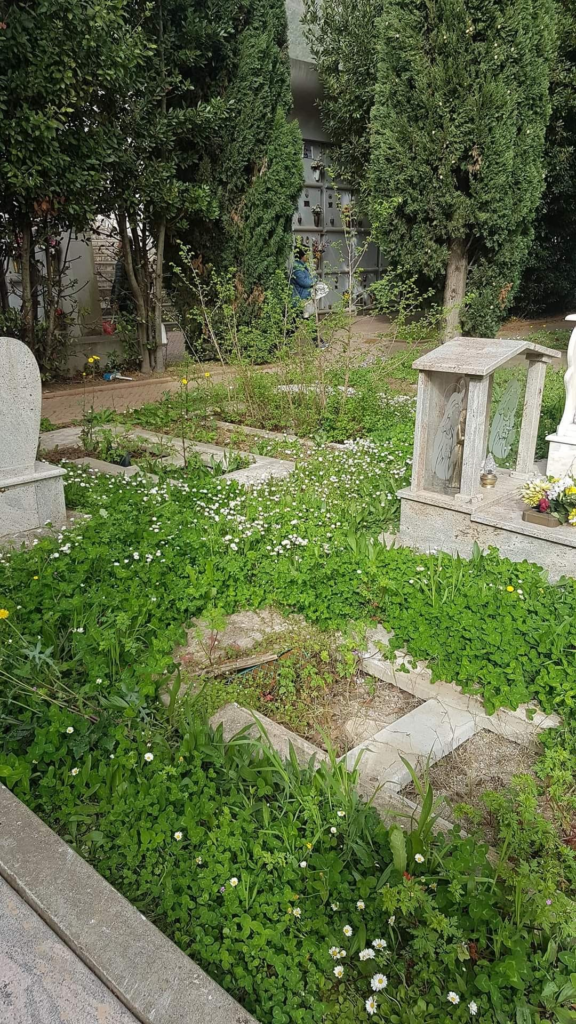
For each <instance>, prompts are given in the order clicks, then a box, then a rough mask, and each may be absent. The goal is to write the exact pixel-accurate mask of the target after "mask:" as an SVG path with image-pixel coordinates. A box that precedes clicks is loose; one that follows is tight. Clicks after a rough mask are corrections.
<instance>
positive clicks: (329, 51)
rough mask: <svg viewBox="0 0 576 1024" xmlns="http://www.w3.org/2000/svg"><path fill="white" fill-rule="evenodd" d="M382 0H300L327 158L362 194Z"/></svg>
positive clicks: (374, 83)
mask: <svg viewBox="0 0 576 1024" xmlns="http://www.w3.org/2000/svg"><path fill="white" fill-rule="evenodd" d="M384 2H385V0H356V2H354V3H352V2H350V0H304V23H305V25H306V27H307V31H306V35H307V38H308V42H309V44H310V47H311V50H312V53H313V55H314V58H315V61H316V65H317V67H318V72H319V75H320V78H321V81H322V90H323V96H322V99H321V101H320V109H321V114H322V121H323V123H324V127H325V129H326V132H327V134H328V137H329V139H330V141H331V143H332V144H333V146H334V149H333V151H332V153H331V163H332V166H333V168H334V171H335V172H336V174H337V175H338V176H341V177H345V178H346V179H347V181H348V182H349V183H350V185H351V186H352V187H353V188H354V189H355V190H356V191H357V192H358V193H361V191H362V188H363V186H364V185H365V182H366V171H367V169H368V167H369V163H370V116H371V113H372V107H373V105H374V96H375V92H376V69H377V63H378V33H377V32H376V31H375V28H376V24H377V21H378V18H379V17H380V15H381V14H382V11H383V8H384Z"/></svg>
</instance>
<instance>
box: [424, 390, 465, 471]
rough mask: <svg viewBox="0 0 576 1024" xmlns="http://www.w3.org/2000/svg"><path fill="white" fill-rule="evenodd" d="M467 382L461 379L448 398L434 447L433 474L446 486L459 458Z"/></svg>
mask: <svg viewBox="0 0 576 1024" xmlns="http://www.w3.org/2000/svg"><path fill="white" fill-rule="evenodd" d="M466 396H467V389H466V381H465V380H464V378H460V379H459V380H458V381H456V382H455V384H454V385H453V386H452V388H451V390H450V392H449V393H448V395H447V397H446V405H445V408H444V414H443V416H442V419H441V420H440V424H439V426H438V429H437V431H436V436H435V438H434V444H433V446H432V467H431V468H432V473H433V476H434V477H435V478H436V480H437V481H440V482H441V484H443V485H444V486H446V485H448V484H449V483H450V482H451V481H452V480H453V477H454V473H455V470H456V465H457V461H458V458H459V445H458V425H459V423H460V422H461V414H462V413H463V411H464V409H465V406H466Z"/></svg>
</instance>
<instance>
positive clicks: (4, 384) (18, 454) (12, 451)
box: [0, 338, 42, 480]
mask: <svg viewBox="0 0 576 1024" xmlns="http://www.w3.org/2000/svg"><path fill="white" fill-rule="evenodd" d="M41 404H42V384H41V380H40V370H39V368H38V363H37V362H36V359H35V358H34V356H33V355H32V352H31V351H30V349H29V348H28V346H27V345H25V344H24V343H23V342H22V341H18V340H17V339H16V338H0V480H2V478H4V479H5V480H7V479H9V478H11V477H18V476H20V475H23V474H29V473H33V472H34V463H35V461H36V451H37V449H38V438H39V437H40V409H41Z"/></svg>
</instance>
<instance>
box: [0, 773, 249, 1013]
mask: <svg viewBox="0 0 576 1024" xmlns="http://www.w3.org/2000/svg"><path fill="white" fill-rule="evenodd" d="M0 875H1V876H2V878H4V879H5V881H6V882H8V884H9V885H10V886H11V887H12V888H13V889H14V890H15V892H17V893H18V894H19V895H20V896H21V897H22V898H23V899H24V900H25V901H26V903H28V905H29V906H30V907H32V909H33V910H35V911H36V913H37V914H39V915H40V917H42V918H43V919H44V921H46V923H47V924H48V925H49V926H50V927H51V928H52V930H53V931H54V932H55V933H56V934H57V935H59V936H60V938H61V939H63V941H64V942H65V943H66V944H67V945H68V946H69V947H70V949H72V950H73V952H74V953H76V954H77V956H78V957H79V958H80V959H81V960H82V961H83V962H84V963H85V964H86V966H87V967H89V968H90V970H91V971H92V972H93V973H94V974H95V975H96V976H97V977H98V978H100V980H101V981H103V982H104V984H105V985H106V986H107V987H108V988H109V989H110V991H111V992H113V993H114V995H115V996H117V998H118V999H119V1000H120V1002H122V1003H123V1004H124V1006H126V1008H127V1009H128V1010H130V1012H131V1013H133V1014H134V1016H135V1017H137V1019H138V1020H139V1021H141V1024H258V1022H257V1021H256V1019H255V1018H254V1017H252V1015H251V1014H249V1013H248V1012H247V1011H246V1010H244V1009H242V1007H241V1006H240V1005H239V1003H237V1002H236V1001H235V1000H234V999H233V998H232V996H231V995H229V994H228V993H227V992H225V991H224V989H223V988H221V987H220V986H219V985H218V984H217V983H216V982H215V981H213V980H212V979H211V978H210V977H209V976H208V975H207V974H205V972H204V971H203V970H202V969H201V968H200V967H198V965H197V964H195V963H194V961H193V960H191V959H190V958H189V957H188V956H186V954H185V953H183V952H182V951H181V950H180V949H178V947H177V946H176V945H175V944H174V943H173V942H171V940H170V939H168V938H167V937H166V936H165V935H163V934H162V932H160V931H159V930H158V928H156V926H155V925H153V924H152V923H151V922H150V921H148V920H147V919H146V918H145V917H144V916H143V914H141V913H140V912H139V911H138V910H137V909H136V907H134V906H132V904H131V903H129V902H128V900H126V899H125V898H124V897H123V896H121V895H120V893H119V892H117V891H116V889H114V888H113V887H112V886H111V885H110V884H109V883H108V882H107V881H106V880H105V879H104V878H102V876H101V875H99V874H98V872H97V871H96V870H95V869H94V868H93V867H91V866H90V865H89V864H88V863H87V862H86V861H84V860H82V858H81V857H80V856H79V855H78V854H77V853H75V852H74V850H73V849H72V848H71V847H70V846H68V845H67V844H66V843H65V842H64V841H63V840H62V839H60V837H59V836H58V835H56V833H55V832H53V831H52V829H50V828H49V827H48V826H47V825H45V824H44V823H43V822H42V821H41V820H40V818H38V817H37V816H36V815H35V814H34V813H33V812H32V811H31V810H29V808H28V807H26V806H25V804H23V803H22V802H21V801H20V800H18V798H17V797H15V796H14V794H13V793H11V792H10V790H8V789H7V788H6V787H5V786H0Z"/></svg>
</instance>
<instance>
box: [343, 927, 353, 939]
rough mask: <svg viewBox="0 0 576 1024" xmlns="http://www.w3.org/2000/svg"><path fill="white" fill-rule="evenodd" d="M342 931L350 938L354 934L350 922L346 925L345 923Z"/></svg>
mask: <svg viewBox="0 0 576 1024" xmlns="http://www.w3.org/2000/svg"><path fill="white" fill-rule="evenodd" d="M342 931H343V932H344V935H345V936H346V937H347V938H348V939H349V938H350V936H351V935H352V929H351V927H350V925H349V924H345V925H344V927H343V929H342Z"/></svg>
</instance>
